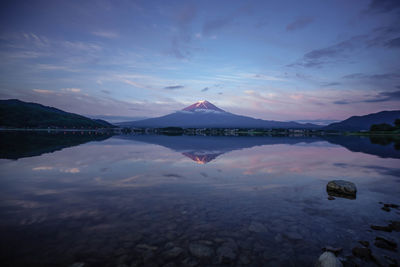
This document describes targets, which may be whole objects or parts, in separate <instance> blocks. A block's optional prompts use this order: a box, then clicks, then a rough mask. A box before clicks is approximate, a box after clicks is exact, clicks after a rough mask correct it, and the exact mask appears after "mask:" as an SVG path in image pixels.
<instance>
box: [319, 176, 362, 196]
mask: <svg viewBox="0 0 400 267" xmlns="http://www.w3.org/2000/svg"><path fill="white" fill-rule="evenodd" d="M326 191H327V192H328V194H329V195H330V196H332V195H333V196H337V197H345V198H351V199H354V198H356V194H357V188H356V185H355V184H354V183H352V182H349V181H344V180H333V181H330V182H329V183H328V184H327V185H326Z"/></svg>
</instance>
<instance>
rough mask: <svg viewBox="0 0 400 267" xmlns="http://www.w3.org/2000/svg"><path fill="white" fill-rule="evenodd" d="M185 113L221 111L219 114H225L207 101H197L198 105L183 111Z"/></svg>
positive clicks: (195, 104)
mask: <svg viewBox="0 0 400 267" xmlns="http://www.w3.org/2000/svg"><path fill="white" fill-rule="evenodd" d="M182 110H184V111H192V112H194V111H200V110H208V111H219V112H224V110H222V109H220V108H218V107H216V106H214V105H213V104H211V103H210V102H208V101H207V100H201V101H197V102H196V103H194V104H192V105H190V106H188V107H186V108H184V109H182Z"/></svg>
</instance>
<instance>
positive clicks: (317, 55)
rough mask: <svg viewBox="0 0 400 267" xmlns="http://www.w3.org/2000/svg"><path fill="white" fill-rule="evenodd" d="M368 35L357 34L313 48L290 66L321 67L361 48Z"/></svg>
mask: <svg viewBox="0 0 400 267" xmlns="http://www.w3.org/2000/svg"><path fill="white" fill-rule="evenodd" d="M366 38H367V36H366V35H357V36H353V37H352V38H349V39H347V40H345V41H342V42H339V43H336V44H334V45H331V46H328V47H325V48H321V49H315V50H312V51H310V52H308V53H306V54H304V56H303V58H302V59H300V60H299V61H298V62H295V63H292V64H289V65H288V67H294V66H302V67H307V68H312V67H320V66H322V65H323V64H326V63H328V62H329V60H332V59H335V58H339V57H342V56H344V55H345V54H346V52H349V51H352V50H354V49H356V48H360V47H361V46H362V45H363V44H364V43H365V41H366Z"/></svg>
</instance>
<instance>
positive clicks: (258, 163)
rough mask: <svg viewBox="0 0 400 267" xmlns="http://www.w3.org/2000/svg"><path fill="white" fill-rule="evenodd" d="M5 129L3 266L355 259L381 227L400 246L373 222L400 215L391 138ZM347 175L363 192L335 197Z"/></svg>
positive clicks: (0, 178) (399, 166)
mask: <svg viewBox="0 0 400 267" xmlns="http://www.w3.org/2000/svg"><path fill="white" fill-rule="evenodd" d="M1 138H2V141H1V145H2V147H1V151H0V158H1V159H0V236H1V238H0V246H1V247H0V249H1V250H0V257H1V262H2V265H1V266H70V265H72V264H75V266H210V265H216V266H218V265H228V266H241V265H248V266H312V265H313V264H314V262H315V260H316V259H317V258H318V257H319V255H320V254H321V253H322V251H321V248H322V247H324V246H333V247H341V248H343V252H342V254H341V257H345V256H347V255H351V249H352V248H353V247H354V246H357V245H359V244H358V241H360V240H365V241H369V242H370V243H371V244H373V241H374V239H375V237H376V236H383V237H390V238H392V239H394V240H395V241H396V242H397V243H398V244H400V242H399V241H400V236H399V233H398V232H392V233H386V232H376V231H372V230H371V228H370V225H371V224H379V225H386V224H388V223H389V222H390V221H391V220H400V210H396V209H393V210H392V211H391V212H386V211H383V210H381V207H382V205H381V204H379V202H384V203H397V204H400V160H399V158H400V151H399V150H396V149H395V148H394V144H393V143H391V142H390V141H389V142H383V143H382V142H380V143H381V144H378V143H379V142H375V141H374V140H372V141H373V143H371V140H370V139H369V138H359V137H329V138H319V137H313V138H310V137H206V136H149V135H143V136H133V135H122V136H112V137H110V136H107V135H94V134H92V135H89V134H88V133H84V134H80V133H77V134H71V133H66V134H30V135H24V134H15V133H2V134H1ZM374 143H376V144H374ZM333 179H345V180H348V181H351V182H354V183H355V184H356V186H357V189H358V193H357V198H356V199H355V200H350V199H346V198H336V199H335V200H328V199H327V196H328V195H327V193H326V184H327V183H328V181H330V180H333ZM371 249H372V251H373V253H375V254H376V255H378V256H377V257H381V256H382V257H383V255H388V256H390V257H391V258H394V259H396V258H397V260H398V262H400V258H399V255H398V254H397V253H398V252H397V253H396V252H391V251H387V250H382V249H379V248H376V247H374V246H373V245H371ZM379 255H381V256H379ZM79 264H81V265H79ZM83 264H84V265H83Z"/></svg>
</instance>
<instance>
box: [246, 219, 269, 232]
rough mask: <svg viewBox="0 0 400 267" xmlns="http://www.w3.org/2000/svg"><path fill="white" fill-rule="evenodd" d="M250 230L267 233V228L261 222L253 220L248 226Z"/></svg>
mask: <svg viewBox="0 0 400 267" xmlns="http://www.w3.org/2000/svg"><path fill="white" fill-rule="evenodd" d="M248 230H249V232H254V233H265V232H267V231H268V230H267V228H266V227H265V226H264V225H263V224H262V223H259V222H251V224H250V225H249V228H248Z"/></svg>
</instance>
